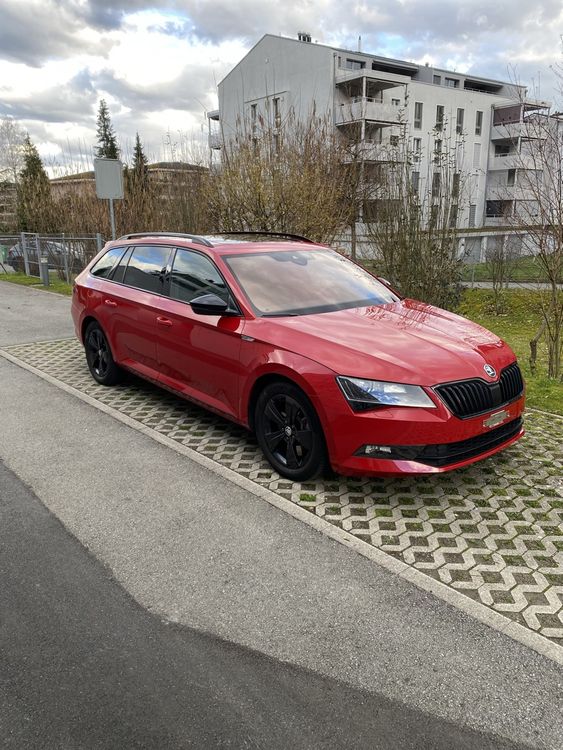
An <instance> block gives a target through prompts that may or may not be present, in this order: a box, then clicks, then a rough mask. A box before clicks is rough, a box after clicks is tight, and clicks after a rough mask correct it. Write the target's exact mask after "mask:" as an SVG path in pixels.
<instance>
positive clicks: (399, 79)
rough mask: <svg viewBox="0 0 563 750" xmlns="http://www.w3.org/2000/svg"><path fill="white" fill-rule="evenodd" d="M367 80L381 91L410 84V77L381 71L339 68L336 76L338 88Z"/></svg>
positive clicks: (335, 80)
mask: <svg viewBox="0 0 563 750" xmlns="http://www.w3.org/2000/svg"><path fill="white" fill-rule="evenodd" d="M362 78H365V79H366V83H368V84H369V85H372V86H373V87H374V88H377V89H379V90H383V89H391V88H395V86H405V85H406V84H408V83H410V81H411V79H410V77H409V76H402V75H399V74H398V73H386V72H383V71H381V70H367V69H366V68H359V69H355V70H348V69H347V68H338V70H337V71H336V74H335V76H334V82H335V83H336V85H337V86H341V85H343V84H348V83H350V82H351V81H357V80H361V79H362Z"/></svg>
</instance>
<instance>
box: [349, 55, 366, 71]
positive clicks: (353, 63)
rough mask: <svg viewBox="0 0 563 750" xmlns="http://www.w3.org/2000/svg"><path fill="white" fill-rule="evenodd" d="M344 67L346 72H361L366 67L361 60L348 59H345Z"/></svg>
mask: <svg viewBox="0 0 563 750" xmlns="http://www.w3.org/2000/svg"><path fill="white" fill-rule="evenodd" d="M345 67H346V68H347V69H348V70H362V68H365V67H366V64H365V62H364V61H363V60H352V59H351V58H350V57H347V58H346V65H345Z"/></svg>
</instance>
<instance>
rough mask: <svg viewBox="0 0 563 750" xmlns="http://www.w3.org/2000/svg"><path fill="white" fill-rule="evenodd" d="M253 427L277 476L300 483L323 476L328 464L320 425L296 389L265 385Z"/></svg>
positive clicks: (305, 400)
mask: <svg viewBox="0 0 563 750" xmlns="http://www.w3.org/2000/svg"><path fill="white" fill-rule="evenodd" d="M254 424H255V428H256V437H257V438H258V443H259V445H260V447H261V448H262V451H263V452H264V455H265V456H266V458H267V459H268V461H269V462H270V463H271V464H272V466H273V467H274V469H275V470H276V471H277V472H278V474H281V475H282V476H284V477H287V478H288V479H292V480H294V481H295V482H301V481H304V480H306V479H314V478H315V477H317V476H319V474H321V473H323V471H324V470H325V468H326V466H327V463H328V462H327V453H326V445H325V440H324V435H323V431H322V428H321V424H320V422H319V418H318V416H317V413H316V411H315V409H314V407H313V405H312V404H311V402H310V401H309V399H308V398H307V396H306V395H305V394H304V393H303V391H302V390H301V389H299V388H297V386H294V385H292V384H291V383H284V382H278V383H271V384H270V385H267V386H266V387H265V388H264V390H263V391H262V393H261V394H260V396H259V397H258V401H257V402H256V410H255V418H254Z"/></svg>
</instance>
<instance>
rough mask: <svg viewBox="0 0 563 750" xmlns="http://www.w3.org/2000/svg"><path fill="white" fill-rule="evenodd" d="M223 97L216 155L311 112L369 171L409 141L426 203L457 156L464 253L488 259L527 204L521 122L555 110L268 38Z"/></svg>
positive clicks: (400, 64)
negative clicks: (440, 168) (352, 146)
mask: <svg viewBox="0 0 563 750" xmlns="http://www.w3.org/2000/svg"><path fill="white" fill-rule="evenodd" d="M218 96H219V109H218V110H216V111H214V112H210V113H208V118H209V147H210V149H211V150H214V151H215V152H216V153H220V149H221V147H222V145H223V144H224V143H225V142H227V141H229V140H231V139H233V138H235V137H236V136H237V135H239V134H240V133H241V132H248V131H253V130H255V129H256V128H258V127H259V124H260V123H264V122H266V123H268V124H269V125H270V126H272V127H274V128H276V127H278V126H280V127H281V124H282V123H283V122H284V121H285V120H286V118H287V117H288V115H289V113H292V115H293V117H294V118H296V119H299V118H300V119H303V120H304V119H306V118H308V117H309V116H310V115H311V114H312V113H313V112H314V113H315V114H316V115H317V116H326V117H327V118H329V121H331V122H332V123H333V126H334V128H335V129H336V130H337V131H338V132H339V133H341V134H342V136H343V137H344V138H346V139H349V140H350V141H351V140H354V141H355V143H356V145H357V146H358V147H359V149H360V153H361V158H362V160H363V161H364V163H365V165H366V168H367V169H368V170H369V169H370V168H373V167H374V166H375V167H376V166H377V164H381V163H384V162H388V161H390V160H391V159H393V158H401V157H400V156H399V157H398V156H397V153H395V155H393V152H394V149H395V150H396V149H397V145H398V144H399V143H401V144H405V143H407V144H408V153H409V164H412V181H413V185H416V189H417V190H419V191H420V194H421V195H424V194H430V192H431V188H432V181H434V182H436V171H437V167H436V164H437V163H438V161H439V159H440V158H441V155H442V154H444V153H445V152H446V150H447V151H448V152H449V153H454V152H455V162H456V165H457V166H456V169H457V170H458V171H459V174H460V175H463V177H464V199H463V200H460V205H459V211H456V214H455V219H454V221H455V224H456V225H457V227H458V229H459V232H460V234H459V236H460V252H463V254H464V255H465V257H466V258H468V259H470V260H482V259H483V258H484V256H485V253H486V250H487V246H488V245H489V246H491V245H494V244H495V243H499V242H503V243H504V242H506V241H507V238H508V237H510V239H511V241H516V243H517V240H518V233H517V232H515V230H514V229H511V228H510V222H509V221H508V220H507V218H508V215H509V212H512V213H514V212H515V211H516V210H517V207H516V204H517V202H519V201H525V200H526V195H525V194H524V193H523V191H522V189H519V185H518V178H519V175H518V172H519V171H520V170H521V169H522V167H523V166H525V159H523V158H522V153H525V149H526V144H525V141H526V138H525V127H524V123H525V119H526V117H528V116H530V115H531V114H533V113H535V112H536V113H537V112H540V111H542V110H545V108H546V107H548V106H549V105H548V104H547V103H545V102H537V101H530V100H528V99H527V98H526V89H525V88H524V87H522V86H517V85H515V84H512V83H506V82H501V81H495V80H492V79H486V78H480V77H476V76H472V75H466V74H459V73H455V72H452V71H447V70H443V69H439V68H433V67H430V66H428V65H417V64H414V63H410V62H406V61H401V60H393V59H390V58H384V57H378V56H377V55H370V54H367V53H365V52H361V51H351V50H344V49H339V48H336V47H328V46H325V45H322V44H316V43H312V42H311V37H310V35H308V34H299V37H298V38H297V39H290V38H285V37H279V36H273V35H269V34H267V35H265V36H264V37H262V39H261V40H260V41H259V42H258V43H257V44H256V45H255V46H254V47H253V48H252V49H251V50H250V51H249V52H248V53H247V55H246V56H245V57H244V58H243V59H242V60H241V61H240V62H239V63H238V65H236V66H235V68H233V70H232V71H231V72H230V73H229V74H228V75H227V76H226V77H225V78H224V79H223V80H222V81H221V82H220V84H219V86H218ZM403 153H404V152H403ZM403 158H405V157H404V155H403ZM521 181H522V182H523V180H521ZM528 209H529V206H528ZM371 213H372V214H375V218H376V214H377V209H375V211H372V212H371ZM361 219H362V217H360V222H359V236H360V237H361V235H362V220H361Z"/></svg>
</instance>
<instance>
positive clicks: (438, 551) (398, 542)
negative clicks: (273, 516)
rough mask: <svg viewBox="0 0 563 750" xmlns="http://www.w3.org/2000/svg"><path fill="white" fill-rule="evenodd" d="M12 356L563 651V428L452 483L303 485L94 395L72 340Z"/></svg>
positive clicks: (180, 427)
mask: <svg viewBox="0 0 563 750" xmlns="http://www.w3.org/2000/svg"><path fill="white" fill-rule="evenodd" d="M6 351H8V352H9V353H10V354H11V355H12V356H14V357H17V358H18V359H20V360H21V361H23V362H26V363H28V364H30V365H32V366H34V367H36V368H38V369H39V370H41V371H43V372H46V373H48V374H49V375H51V376H53V377H55V378H57V379H58V380H60V381H62V382H64V383H66V384H67V385H70V386H73V387H74V388H76V389H77V390H79V391H81V392H82V393H86V394H88V395H89V396H91V397H93V398H95V399H97V400H98V401H100V402H102V403H104V404H106V405H108V406H110V407H112V408H114V409H116V410H118V411H120V412H122V413H123V414H126V415H127V416H129V417H131V418H132V419H135V420H137V421H139V422H140V423H142V424H143V425H145V426H147V427H149V428H151V429H153V430H155V431H157V432H160V433H163V434H165V435H167V436H168V437H169V438H172V439H173V440H176V441H178V442H179V443H182V444H183V445H186V446H189V447H190V448H193V449H194V450H196V451H199V452H200V453H203V454H205V455H206V456H208V457H210V458H212V459H214V460H215V461H218V462H219V463H221V464H223V465H224V466H228V467H229V468H230V469H233V470H234V471H236V472H238V473H239V474H242V475H244V476H245V477H248V478H249V479H251V480H253V481H254V482H256V483H258V484H260V485H263V486H264V487H267V488H268V489H270V490H272V491H274V492H276V493H278V494H279V495H281V496H283V497H285V498H287V499H289V500H291V501H292V502H294V503H297V504H299V505H301V506H302V507H305V508H307V509H308V510H309V511H310V512H311V513H315V514H316V515H318V516H321V517H324V518H325V519H326V520H328V521H330V523H332V524H334V525H336V526H339V527H340V528H342V529H344V530H345V531H347V532H349V533H350V534H353V535H354V536H356V537H358V538H360V539H362V540H363V541H365V542H367V543H369V544H372V545H374V546H375V547H377V548H379V549H380V550H382V551H383V552H386V553H387V554H389V555H392V556H394V557H396V558H399V559H400V560H402V561H404V562H405V563H407V564H408V565H411V566H412V567H414V568H417V569H418V570H420V571H422V572H424V573H425V574H427V575H429V576H432V577H433V578H435V579H437V580H439V581H441V582H443V583H445V584H447V585H448V586H451V587H452V588H454V589H456V590H458V591H460V592H463V593H464V594H465V595H467V596H469V597H471V598H472V599H474V600H476V601H479V602H481V603H483V604H485V605H486V606H488V607H490V608H491V609H493V610H495V611H497V612H500V613H502V614H503V615H505V616H507V617H509V618H511V619H513V620H515V621H516V622H519V623H520V624H522V625H524V626H526V627H528V628H530V629H531V630H533V631H535V632H538V633H540V634H541V635H543V636H545V637H547V638H550V639H552V640H554V641H555V642H557V643H559V644H560V645H563V419H558V418H555V417H550V416H548V415H545V414H541V413H538V412H529V413H528V415H527V419H526V427H527V435H526V437H525V438H524V439H523V440H522V441H520V442H519V443H518V444H517V445H515V446H512V447H511V448H509V449H507V450H506V451H504V452H503V453H501V454H500V455H497V456H494V457H493V458H490V459H488V460H486V461H483V462H481V463H478V464H476V465H474V466H472V467H470V468H467V469H464V470H461V471H457V472H453V473H449V474H442V475H438V476H435V477H421V478H412V477H411V478H398V479H377V478H376V479H374V478H366V479H347V478H343V477H338V478H336V479H333V480H321V481H315V482H310V483H302V484H298V483H293V482H290V481H288V480H286V479H283V478H282V477H280V476H279V475H278V474H276V473H275V472H274V471H273V470H272V469H271V468H270V466H269V464H267V463H266V461H265V460H264V459H263V457H262V454H261V452H260V450H259V448H258V447H257V445H256V441H255V440H254V439H253V437H252V436H250V435H249V434H248V433H246V432H245V431H244V430H242V429H241V428H240V427H237V426H235V425H232V424H230V423H229V422H226V421H224V420H222V419H220V418H219V417H216V416H214V415H211V414H209V413H207V412H205V411H204V410H202V409H200V408H198V407H196V406H193V405H191V404H189V403H186V402H184V401H182V400H180V399H178V398H176V397H174V396H171V395H169V394H167V393H166V392H164V391H161V390H159V389H157V388H154V387H153V386H151V385H149V384H146V383H144V382H142V381H140V380H137V379H135V378H132V377H131V378H129V379H128V380H127V381H126V382H125V383H124V384H123V385H120V386H117V387H115V388H104V387H103V386H100V385H98V384H97V383H95V382H94V381H93V380H92V378H91V377H90V374H89V372H88V370H87V367H86V364H85V360H84V355H83V350H82V348H81V346H80V345H79V344H78V343H77V342H76V341H74V340H66V341H58V342H48V343H38V344H25V345H19V346H13V347H8V348H7V349H6Z"/></svg>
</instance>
